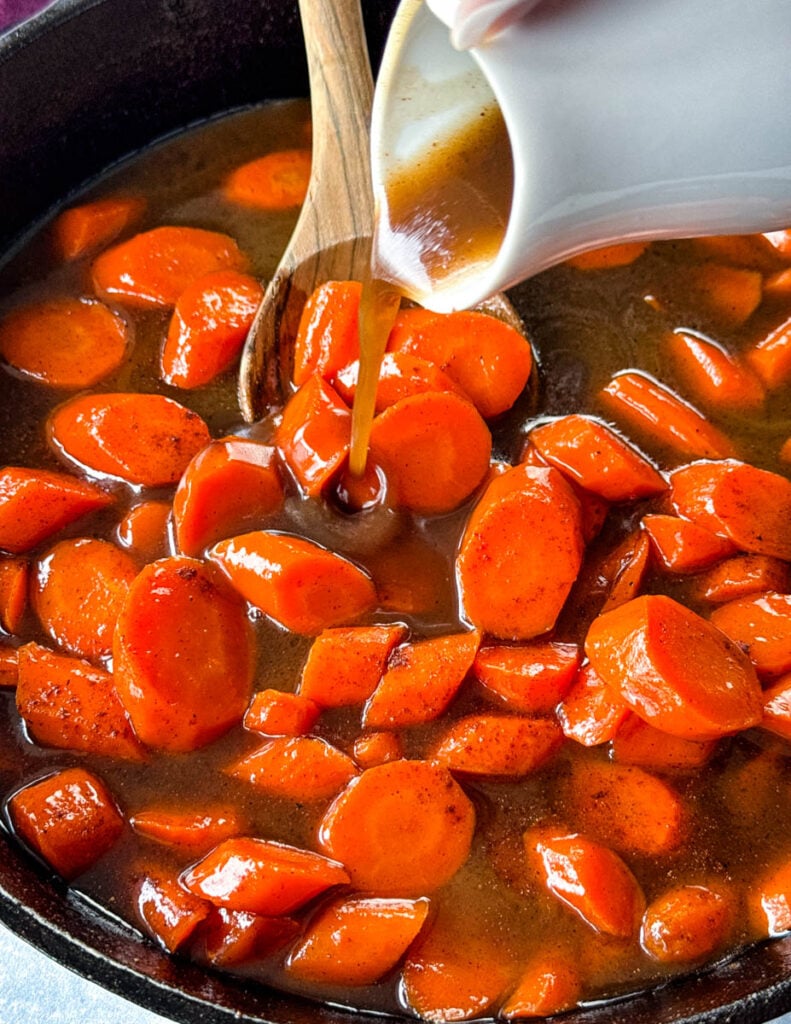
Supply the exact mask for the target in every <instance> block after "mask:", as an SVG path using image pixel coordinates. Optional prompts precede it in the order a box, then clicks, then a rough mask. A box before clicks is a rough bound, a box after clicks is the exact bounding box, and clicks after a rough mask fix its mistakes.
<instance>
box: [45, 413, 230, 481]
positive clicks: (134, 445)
mask: <svg viewBox="0 0 791 1024" xmlns="http://www.w3.org/2000/svg"><path fill="white" fill-rule="evenodd" d="M48 429H49V436H50V439H51V441H52V443H53V445H54V446H55V448H56V449H57V450H58V451H59V452H60V453H61V454H62V455H64V456H66V458H68V459H70V460H71V461H73V462H76V463H77V464H78V465H79V466H82V467H85V468H87V469H89V470H90V471H91V472H93V473H97V474H102V475H106V476H112V477H120V479H121V480H126V481H127V483H130V484H140V485H142V486H143V487H166V486H167V485H168V484H174V483H176V481H177V480H178V479H179V477H180V476H181V474H182V473H183V472H184V470H185V469H186V468H187V465H188V463H189V461H190V459H192V457H193V456H194V455H197V453H198V452H199V451H200V450H201V448H203V447H205V445H207V444H208V443H209V441H210V437H209V428H208V427H207V426H206V424H205V423H204V422H203V420H202V419H201V418H200V416H198V414H197V413H195V412H191V411H190V410H189V409H187V408H185V407H184V406H183V405H180V404H179V403H178V402H174V401H173V399H172V398H165V396H164V395H140V394H101V395H81V396H80V397H79V398H72V399H71V401H69V402H66V403H65V404H64V405H61V406H60V407H59V408H58V409H56V410H55V412H54V413H53V414H52V416H51V417H50V420H49V427H48Z"/></svg>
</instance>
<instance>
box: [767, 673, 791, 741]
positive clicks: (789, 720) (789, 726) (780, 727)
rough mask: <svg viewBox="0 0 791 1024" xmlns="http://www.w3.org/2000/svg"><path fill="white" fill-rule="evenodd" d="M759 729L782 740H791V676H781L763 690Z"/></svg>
mask: <svg viewBox="0 0 791 1024" xmlns="http://www.w3.org/2000/svg"><path fill="white" fill-rule="evenodd" d="M761 727H762V728H764V729H768V731H769V732H772V733H774V734H775V735H776V736H782V737H783V739H786V740H788V739H791V676H789V675H784V676H782V678H780V679H778V680H776V682H774V683H772V685H771V686H770V687H768V688H767V689H766V690H764V715H763V719H762V720H761Z"/></svg>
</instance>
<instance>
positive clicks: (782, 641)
mask: <svg viewBox="0 0 791 1024" xmlns="http://www.w3.org/2000/svg"><path fill="white" fill-rule="evenodd" d="M711 621H712V623H713V624H714V625H715V626H716V627H717V629H721V630H722V632H723V633H725V635H726V636H728V637H730V638H731V640H733V642H734V643H735V644H738V646H739V647H740V648H741V649H742V650H743V651H746V652H747V654H748V655H749V657H750V661H752V663H753V665H755V670H756V672H758V674H759V675H761V676H779V675H782V673H783V672H788V671H789V670H791V594H775V593H772V592H769V593H766V594H758V595H756V596H753V597H743V598H741V599H740V600H738V601H729V602H728V603H727V604H723V605H720V607H719V608H717V609H716V610H715V611H713V612H712V614H711Z"/></svg>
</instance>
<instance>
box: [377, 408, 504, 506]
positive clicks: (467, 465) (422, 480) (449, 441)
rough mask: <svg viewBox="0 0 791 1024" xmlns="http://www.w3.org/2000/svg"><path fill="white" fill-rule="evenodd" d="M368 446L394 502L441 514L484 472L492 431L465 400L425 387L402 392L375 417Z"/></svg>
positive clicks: (462, 498)
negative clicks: (405, 394) (404, 395)
mask: <svg viewBox="0 0 791 1024" xmlns="http://www.w3.org/2000/svg"><path fill="white" fill-rule="evenodd" d="M370 451H371V457H372V458H373V460H374V461H375V462H376V464H377V465H378V466H379V467H380V468H381V469H382V471H383V472H384V475H385V478H386V480H387V488H388V498H389V500H390V501H391V502H392V503H393V504H396V505H401V506H403V507H404V508H408V509H411V510H412V511H413V512H418V513H422V514H424V515H442V514H443V513H445V512H451V511H452V510H453V509H455V508H457V507H458V506H459V505H461V503H462V502H463V501H465V500H466V499H467V498H468V497H469V496H470V495H471V494H472V492H473V491H474V490H475V488H476V487H477V486H478V484H480V483H481V481H482V480H483V478H484V477H485V475H486V472H487V470H488V468H489V459H490V457H491V453H492V435H491V434H490V433H489V428H488V427H487V426H486V424H485V423H484V422H483V420H482V419H481V417H480V415H479V414H478V413H477V412H476V410H475V407H474V406H473V405H471V404H470V403H469V402H468V401H466V400H465V399H463V398H460V397H459V396H458V395H454V394H452V393H451V392H447V391H445V392H441V391H426V392H423V393H422V394H418V395H412V397H411V398H402V399H401V400H400V401H398V402H396V403H395V404H394V405H391V406H390V407H389V408H387V409H385V411H384V412H382V413H380V414H379V415H378V416H377V417H376V418H375V419H374V421H373V425H372V427H371V439H370Z"/></svg>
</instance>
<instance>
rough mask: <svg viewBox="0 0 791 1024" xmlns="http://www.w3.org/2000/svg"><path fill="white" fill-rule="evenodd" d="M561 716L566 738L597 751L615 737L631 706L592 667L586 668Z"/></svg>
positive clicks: (579, 677) (581, 672) (560, 708)
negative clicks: (596, 747) (594, 748)
mask: <svg viewBox="0 0 791 1024" xmlns="http://www.w3.org/2000/svg"><path fill="white" fill-rule="evenodd" d="M557 714H558V721H559V722H560V727H561V729H562V730H563V734H564V736H567V737H568V738H569V739H570V740H576V741H577V743H582V744H583V746H586V747H595V746H598V745H599V744H600V743H607V742H608V741H609V740H611V739H612V738H613V737H614V736H615V734H616V733H617V732H618V730H619V728H620V727H621V725H622V723H623V722H624V721H625V719H626V716H627V715H628V714H629V706H628V705H627V704H626V702H625V701H623V700H622V699H621V697H620V696H619V695H618V693H617V692H615V691H614V690H613V689H612V688H611V687H609V686H608V685H607V684H606V683H605V682H604V680H603V679H602V678H601V677H600V676H598V675H597V674H596V672H594V670H593V668H592V667H591V666H590V665H583V667H582V668H581V669H580V672H579V675H578V676H577V678H576V680H575V682H574V683H573V684H572V687H571V689H570V690H569V692H568V693H567V694H566V697H565V699H564V700H563V701H562V703H561V704H560V705H559V706H558V709H557Z"/></svg>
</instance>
